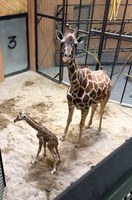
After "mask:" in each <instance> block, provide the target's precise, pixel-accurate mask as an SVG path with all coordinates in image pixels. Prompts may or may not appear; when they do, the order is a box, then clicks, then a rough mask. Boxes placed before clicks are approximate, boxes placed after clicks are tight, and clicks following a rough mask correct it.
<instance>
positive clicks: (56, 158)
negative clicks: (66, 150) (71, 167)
mask: <svg viewBox="0 0 132 200" xmlns="http://www.w3.org/2000/svg"><path fill="white" fill-rule="evenodd" d="M47 147H48V149H49V151H50V152H51V154H52V156H53V158H54V164H53V169H52V170H51V174H54V173H55V172H56V165H57V162H58V161H59V162H60V154H59V152H58V148H57V146H55V147H53V146H51V145H50V144H48V145H47Z"/></svg>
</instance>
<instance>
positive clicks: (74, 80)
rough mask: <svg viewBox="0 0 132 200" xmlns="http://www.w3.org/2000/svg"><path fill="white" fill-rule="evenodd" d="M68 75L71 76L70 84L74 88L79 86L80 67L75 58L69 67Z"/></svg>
mask: <svg viewBox="0 0 132 200" xmlns="http://www.w3.org/2000/svg"><path fill="white" fill-rule="evenodd" d="M68 75H69V80H70V83H71V85H72V86H73V87H75V86H77V85H79V80H78V67H77V64H76V61H75V58H73V59H72V61H71V62H70V63H69V66H68Z"/></svg>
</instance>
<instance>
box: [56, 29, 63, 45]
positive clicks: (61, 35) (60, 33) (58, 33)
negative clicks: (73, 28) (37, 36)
mask: <svg viewBox="0 0 132 200" xmlns="http://www.w3.org/2000/svg"><path fill="white" fill-rule="evenodd" d="M56 38H57V39H58V40H59V41H60V42H61V43H62V42H63V34H62V32H60V31H59V30H56Z"/></svg>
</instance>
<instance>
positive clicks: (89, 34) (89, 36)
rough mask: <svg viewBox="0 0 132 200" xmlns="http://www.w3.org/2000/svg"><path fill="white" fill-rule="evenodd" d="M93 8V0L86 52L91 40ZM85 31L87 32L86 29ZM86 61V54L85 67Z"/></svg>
mask: <svg viewBox="0 0 132 200" xmlns="http://www.w3.org/2000/svg"><path fill="white" fill-rule="evenodd" d="M94 7H95V0H93V4H92V13H91V18H90V27H89V30H90V31H89V33H88V43H87V50H88V49H89V43H90V39H91V27H92V24H93V14H94ZM87 28H88V27H87ZM87 31H88V29H87ZM87 59H88V54H86V57H85V65H86V64H87Z"/></svg>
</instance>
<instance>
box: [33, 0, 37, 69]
mask: <svg viewBox="0 0 132 200" xmlns="http://www.w3.org/2000/svg"><path fill="white" fill-rule="evenodd" d="M34 12H35V49H36V52H35V53H36V71H37V70H38V28H37V0H35V11H34Z"/></svg>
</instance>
